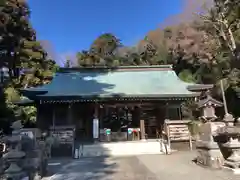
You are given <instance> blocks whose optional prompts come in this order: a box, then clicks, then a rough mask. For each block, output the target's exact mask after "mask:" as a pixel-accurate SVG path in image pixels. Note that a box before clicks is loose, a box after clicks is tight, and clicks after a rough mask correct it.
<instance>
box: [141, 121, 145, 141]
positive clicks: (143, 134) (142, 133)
mask: <svg viewBox="0 0 240 180" xmlns="http://www.w3.org/2000/svg"><path fill="white" fill-rule="evenodd" d="M140 132H141V139H142V140H145V139H146V138H145V122H144V120H143V119H141V120H140Z"/></svg>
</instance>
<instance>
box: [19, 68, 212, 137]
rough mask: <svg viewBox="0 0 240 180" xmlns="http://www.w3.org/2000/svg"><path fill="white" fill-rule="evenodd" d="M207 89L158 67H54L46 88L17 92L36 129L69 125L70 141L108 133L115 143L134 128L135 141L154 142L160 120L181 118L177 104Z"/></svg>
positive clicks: (168, 69)
mask: <svg viewBox="0 0 240 180" xmlns="http://www.w3.org/2000/svg"><path fill="white" fill-rule="evenodd" d="M210 88H212V85H202V84H193V83H187V82H184V81H182V80H180V79H179V78H178V76H177V75H176V73H175V72H174V71H173V69H172V66H171V65H160V66H123V67H117V68H106V67H94V68H60V69H59V70H58V72H57V73H56V74H55V76H54V77H53V80H52V81H51V82H50V83H49V84H45V85H42V86H39V87H35V88H26V89H22V90H21V92H22V93H23V95H24V96H26V97H28V98H29V99H30V100H32V101H34V103H35V105H36V107H37V126H38V127H39V128H40V129H47V128H53V129H54V128H57V127H64V126H66V127H67V126H72V127H74V129H75V136H76V139H80V140H81V139H84V140H86V141H92V140H97V141H98V140H99V141H103V140H102V138H101V137H102V136H101V134H102V133H104V129H110V130H111V133H112V139H113V140H116V141H117V140H118V141H119V140H126V139H127V135H126V134H127V131H128V129H129V128H135V129H139V130H140V131H139V132H140V139H144V138H157V136H158V134H159V131H160V129H161V128H162V125H163V122H164V120H165V119H168V120H173V121H174V120H182V119H184V117H183V115H182V109H181V104H182V102H184V101H186V100H188V99H195V98H196V97H198V96H199V95H200V93H201V91H205V90H207V89H210ZM94 121H95V122H94Z"/></svg>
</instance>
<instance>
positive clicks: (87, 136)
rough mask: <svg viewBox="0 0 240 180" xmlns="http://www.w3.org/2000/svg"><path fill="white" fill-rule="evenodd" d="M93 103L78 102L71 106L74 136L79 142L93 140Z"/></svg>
mask: <svg viewBox="0 0 240 180" xmlns="http://www.w3.org/2000/svg"><path fill="white" fill-rule="evenodd" d="M93 115H94V105H93V104H91V103H79V104H75V105H74V106H73V120H74V124H75V127H76V130H75V138H76V141H77V142H79V143H86V142H93V128H92V127H93Z"/></svg>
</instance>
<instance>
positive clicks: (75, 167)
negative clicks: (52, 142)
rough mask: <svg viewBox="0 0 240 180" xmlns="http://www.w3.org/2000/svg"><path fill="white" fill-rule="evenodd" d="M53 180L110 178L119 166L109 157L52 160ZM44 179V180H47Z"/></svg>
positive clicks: (50, 169)
mask: <svg viewBox="0 0 240 180" xmlns="http://www.w3.org/2000/svg"><path fill="white" fill-rule="evenodd" d="M48 169H49V174H48V177H45V178H46V179H48V178H49V179H51V180H73V179H74V180H77V179H79V180H80V179H81V180H85V179H87V180H98V179H106V180H107V179H108V178H110V177H111V176H112V175H113V174H114V173H115V172H116V169H117V164H116V163H114V162H112V161H110V160H109V159H108V157H83V158H81V159H76V160H74V159H59V158H58V159H52V160H51V161H50V162H49V166H48ZM45 178H44V179H45Z"/></svg>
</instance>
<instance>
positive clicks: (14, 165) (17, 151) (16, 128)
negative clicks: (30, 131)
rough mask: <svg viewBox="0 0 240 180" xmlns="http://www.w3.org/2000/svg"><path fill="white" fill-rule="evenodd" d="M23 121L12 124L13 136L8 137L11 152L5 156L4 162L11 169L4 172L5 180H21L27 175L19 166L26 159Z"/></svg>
mask: <svg viewBox="0 0 240 180" xmlns="http://www.w3.org/2000/svg"><path fill="white" fill-rule="evenodd" d="M21 128H22V124H21V121H16V122H14V123H13V124H12V129H13V132H12V135H11V136H10V137H7V141H8V142H9V145H10V147H9V151H8V152H7V153H6V154H4V155H3V158H4V160H5V161H6V162H7V163H9V164H10V165H9V167H8V168H7V169H6V170H5V171H4V178H5V179H13V180H20V179H23V178H24V177H26V176H27V175H26V173H25V172H24V171H23V169H22V168H21V167H20V166H19V165H20V164H21V160H22V159H23V158H24V157H25V153H24V152H23V151H21V135H20V130H21Z"/></svg>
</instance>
